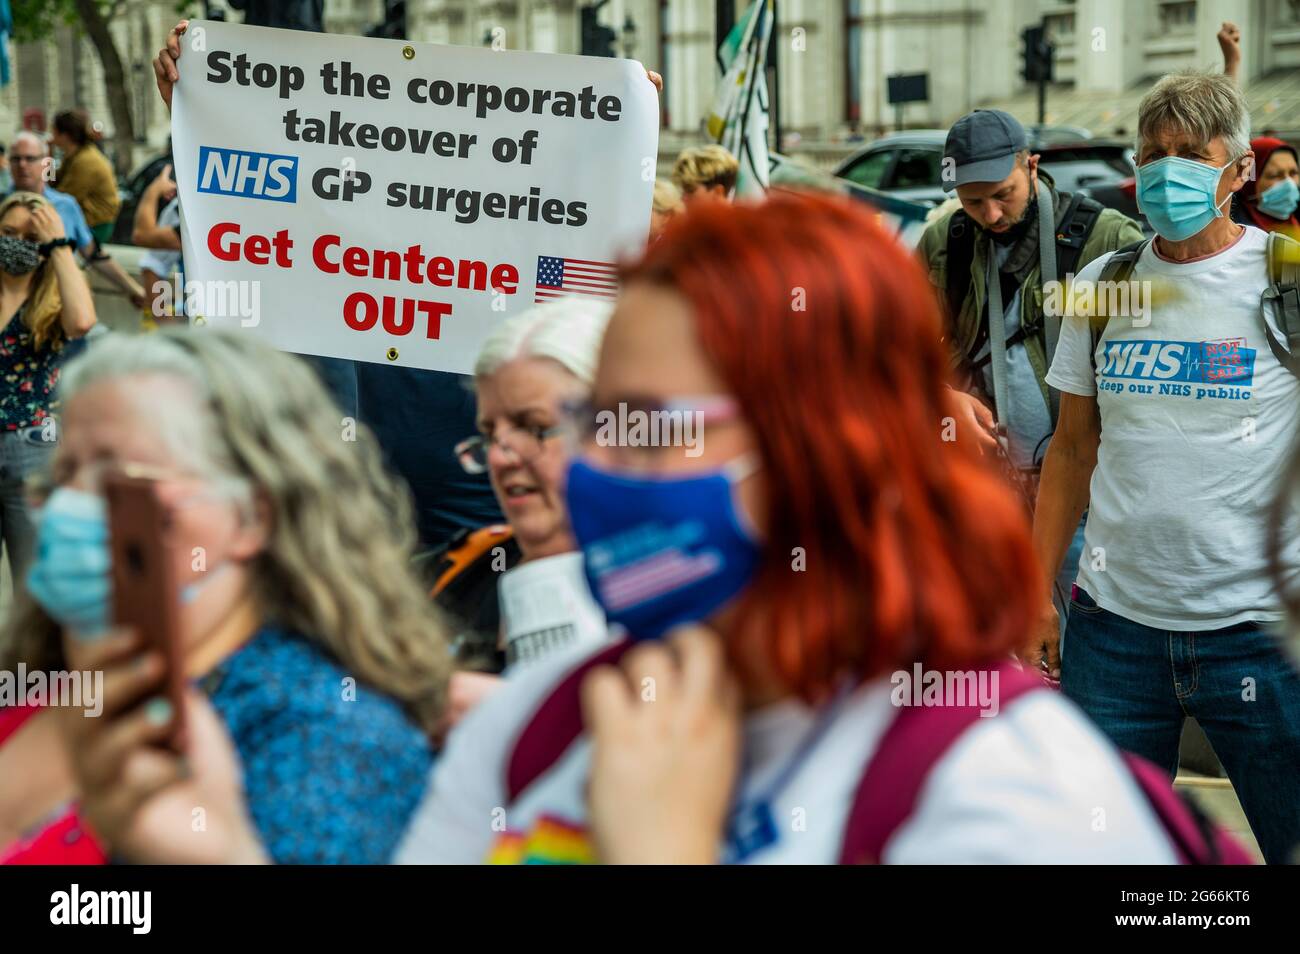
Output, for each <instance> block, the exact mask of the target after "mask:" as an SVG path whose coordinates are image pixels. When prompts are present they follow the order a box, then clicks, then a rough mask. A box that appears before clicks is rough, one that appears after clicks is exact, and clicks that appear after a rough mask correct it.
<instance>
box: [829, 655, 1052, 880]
mask: <svg viewBox="0 0 1300 954" xmlns="http://www.w3.org/2000/svg"><path fill="white" fill-rule="evenodd" d="M990 671H991V672H995V673H997V675H998V703H999V707H1000V709H999V711H1005V709H1006V707H1007V706H1008V705H1010V704H1011V702H1013V701H1014V700H1015V699H1017V698H1019V697H1020V696H1022V695H1024V694H1025V693H1028V692H1032V691H1034V690H1038V689H1042V690H1046V689H1047V685H1046V683H1044V682H1043V681H1042V680H1041V679H1040V678H1038V677H1037V676H1035V675H1033V674H1032V673H1028V672H1024V671H1022V670H1020V669H1018V668H1016V666H1015V665H1014V664H1012V663H1010V662H1007V663H1003V664H1001V665H999V666H995V667H992V668H991V669H990ZM980 711H981V710H980V708H979V706H976V705H966V706H906V707H904V708H903V709H902V711H901V712H899V713H898V715H897V716H895V717H894V721H893V722H892V723H890V725H889V728H887V729H886V730H885V734H884V736H883V737H882V738H881V740H880V745H879V746H877V748H876V752H875V754H874V755H873V756H872V757H871V758H870V760H869V761H868V762H867V765H866V767H865V769H864V771H863V773H862V778H861V780H860V781H859V782H858V788H857V792H856V793H855V794H854V796H853V804H852V806H851V807H850V808H849V817H848V821H847V822H846V823H845V826H844V838H843V840H842V841H841V844H840V860H839V863H840V864H842V865H845V864H863V863H865V864H879V863H880V860H881V858H882V857H883V856H884V850H885V845H886V844H887V843H888V842H889V839H890V838H891V837H893V834H894V832H896V831H897V830H898V829H899V827H900V826H901V825H902V824H903V823H904V822H905V821H907V819H908V818H909V817H910V816H911V814H912V812H913V810H914V809H915V808H916V803H917V800H918V798H919V796H920V794H921V789H922V788H923V787H924V785H925V782H926V779H927V778H929V775H930V770H931V769H932V768H934V766H935V765H936V764H937V763H938V761H939V760H940V759H941V758H942V757H943V755H944V753H946V752H947V751H948V749H950V748H951V747H952V745H953V743H954V742H956V741H957V739H958V738H959V737H960V736H961V735H962V733H964V732H965V731H966V730H967V729H969V728H970V727H971V726H972V725H974V724H975V723H977V722H980V721H983V720H982V718H981V716H980ZM991 718H995V719H996V718H997V716H992V717H991Z"/></svg>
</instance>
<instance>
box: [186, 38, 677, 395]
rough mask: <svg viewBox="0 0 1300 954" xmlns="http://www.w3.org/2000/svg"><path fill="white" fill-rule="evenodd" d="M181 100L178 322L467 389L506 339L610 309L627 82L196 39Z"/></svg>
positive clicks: (632, 202) (628, 169) (594, 64)
mask: <svg viewBox="0 0 1300 954" xmlns="http://www.w3.org/2000/svg"><path fill="white" fill-rule="evenodd" d="M181 43H182V53H181V57H180V60H179V63H178V69H179V72H180V81H179V83H177V85H176V87H175V91H174V95H173V103H172V106H173V114H172V137H173V151H174V156H175V167H176V168H175V176H176V181H177V185H178V188H179V191H180V196H181V210H182V230H181V231H182V245H183V248H184V253H185V286H184V289H183V291H184V294H185V296H186V303H187V306H188V307H187V309H186V310H187V312H188V313H189V314H190V315H191V319H192V320H193V321H195V323H196V324H206V325H208V326H213V327H243V328H246V329H249V330H250V331H252V332H253V333H256V334H259V335H261V336H263V337H265V338H266V339H267V340H268V341H269V342H270V343H271V344H273V345H275V346H276V347H278V348H281V349H283V350H285V351H295V352H300V353H304V354H315V355H324V356H327V357H335V358H353V359H356V360H358V361H372V362H379V363H386V364H396V365H403V366H406V367H416V368H428V369H434V370H440V371H455V372H461V373H465V372H468V371H470V370H471V368H472V366H473V363H474V359H475V357H476V356H477V354H478V350H479V348H480V346H481V344H482V342H483V341H484V339H485V338H486V337H487V335H488V334H489V332H490V331H491V330H492V328H493V327H495V326H496V325H497V324H498V323H499V322H500V321H501V320H502V319H504V318H506V317H508V316H509V315H512V314H517V313H518V312H520V311H522V310H524V309H527V308H530V307H532V306H533V305H534V304H535V303H537V302H541V301H546V300H549V299H551V298H555V297H560V296H564V295H590V296H596V297H603V298H610V297H612V296H613V294H614V291H615V281H614V274H613V264H614V263H615V262H617V261H618V259H619V258H620V257H622V256H624V255H628V254H634V253H635V252H636V251H637V250H638V249H639V248H640V246H641V245H642V244H643V242H644V240H645V235H646V232H647V230H648V228H649V222H650V203H651V194H652V189H653V186H654V173H655V157H656V151H657V148H658V101H657V98H656V94H655V90H654V87H653V86H652V85H651V83H650V82H649V80H648V79H647V78H646V75H645V69H644V68H643V67H642V66H641V65H640V64H638V63H636V62H634V61H630V60H618V59H606V58H601V57H580V56H563V55H556V54H545V53H524V52H514V51H504V50H503V51H495V50H489V49H476V48H472V47H455V46H437V45H434V44H428V43H407V42H404V41H400V40H380V39H365V38H358V37H349V36H334V35H329V34H315V33H300V32H294V31H287V30H271V29H265V28H258V27H245V26H238V25H234V24H227V23H214V22H207V21H201V20H196V21H192V22H191V24H190V27H189V30H188V31H187V32H186V33H185V35H184V36H182V38H181Z"/></svg>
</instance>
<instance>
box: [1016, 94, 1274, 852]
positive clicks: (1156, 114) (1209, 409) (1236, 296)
mask: <svg viewBox="0 0 1300 954" xmlns="http://www.w3.org/2000/svg"><path fill="white" fill-rule="evenodd" d="M1249 129H1250V116H1249V112H1248V110H1247V106H1246V100H1245V97H1244V96H1243V95H1242V93H1241V90H1240V88H1239V87H1237V86H1236V84H1234V83H1233V82H1232V81H1231V80H1229V79H1228V78H1227V77H1225V76H1223V75H1222V74H1208V73H1197V72H1186V73H1175V74H1171V75H1169V76H1166V77H1164V78H1163V79H1161V80H1160V81H1159V82H1157V83H1156V85H1155V86H1154V87H1153V88H1152V89H1151V91H1150V92H1149V93H1147V95H1146V97H1145V98H1143V100H1142V103H1141V106H1140V107H1139V112H1138V153H1137V198H1138V202H1139V204H1140V205H1141V208H1142V212H1143V213H1144V214H1145V215H1146V217H1147V219H1148V221H1150V223H1151V225H1152V227H1153V228H1154V229H1155V230H1156V233H1157V236H1156V238H1154V239H1152V240H1150V241H1144V242H1141V243H1138V244H1136V245H1133V246H1130V247H1128V248H1126V249H1121V250H1120V251H1118V252H1115V253H1113V254H1109V255H1104V256H1102V257H1100V258H1099V259H1097V260H1096V261H1095V262H1092V263H1091V264H1090V265H1089V266H1088V267H1087V268H1085V269H1084V270H1083V271H1082V272H1081V273H1080V275H1079V279H1078V285H1079V286H1080V294H1084V293H1086V292H1087V291H1088V290H1090V289H1091V288H1093V287H1095V288H1096V290H1097V291H1096V296H1095V297H1096V302H1097V303H1098V306H1099V307H1098V308H1097V311H1098V315H1097V317H1096V320H1093V321H1089V320H1085V319H1072V320H1069V321H1067V322H1065V324H1064V325H1063V327H1062V329H1061V340H1060V344H1059V345H1058V347H1057V351H1056V359H1055V361H1054V362H1053V364H1052V370H1051V371H1050V372H1049V374H1048V383H1049V384H1051V385H1052V386H1053V387H1055V388H1059V389H1060V391H1061V415H1060V423H1059V425H1058V427H1057V431H1056V435H1055V436H1054V437H1053V438H1052V444H1051V448H1050V449H1049V450H1048V454H1047V461H1046V463H1045V464H1044V467H1043V482H1042V487H1041V488H1040V491H1039V501H1038V509H1037V511H1036V513H1035V520H1034V537H1035V541H1034V542H1035V546H1036V549H1037V552H1038V557H1039V561H1040V570H1041V571H1042V572H1044V573H1045V574H1047V575H1048V576H1051V575H1053V574H1055V573H1056V571H1057V570H1058V568H1059V567H1060V566H1061V560H1062V557H1063V555H1064V554H1065V551H1066V547H1067V546H1068V545H1069V541H1070V537H1071V536H1072V534H1073V531H1074V527H1075V526H1076V525H1077V524H1078V521H1079V516H1080V514H1082V513H1083V510H1084V507H1085V506H1086V507H1087V508H1088V519H1087V528H1086V543H1085V546H1084V551H1083V555H1082V556H1081V558H1080V559H1079V561H1078V563H1077V565H1076V566H1075V567H1073V568H1072V569H1076V570H1077V578H1076V579H1077V582H1076V585H1075V587H1074V596H1073V600H1072V602H1071V606H1070V615H1069V620H1068V622H1067V624H1066V630H1065V645H1064V651H1063V657H1062V660H1061V687H1062V688H1063V689H1064V690H1065V692H1066V693H1067V694H1068V695H1069V696H1070V697H1071V698H1072V699H1073V700H1074V701H1075V702H1077V703H1078V704H1079V705H1080V706H1081V707H1082V708H1083V710H1084V711H1085V712H1087V713H1088V715H1089V716H1091V717H1092V719H1093V720H1094V721H1095V722H1096V723H1097V725H1098V726H1100V727H1101V729H1102V730H1103V731H1104V732H1105V733H1106V734H1107V735H1109V736H1110V737H1111V739H1112V740H1113V741H1114V742H1115V744H1116V745H1119V746H1120V747H1122V748H1124V749H1126V750H1128V751H1130V752H1134V753H1137V754H1138V755H1142V756H1144V757H1145V758H1147V759H1149V760H1150V761H1152V762H1154V763H1155V764H1156V765H1158V766H1160V767H1161V768H1163V769H1165V770H1166V771H1169V772H1173V771H1175V770H1176V769H1177V766H1178V746H1179V739H1180V737H1181V734H1182V728H1183V722H1184V721H1185V720H1186V719H1187V717H1188V716H1192V717H1194V718H1195V719H1196V721H1197V722H1198V723H1200V725H1201V727H1202V728H1203V729H1204V730H1205V734H1206V736H1207V737H1208V738H1209V740H1210V744H1211V745H1212V746H1213V747H1214V752H1215V754H1216V755H1217V756H1218V757H1219V760H1220V761H1221V762H1222V763H1223V767H1224V768H1225V769H1226V770H1227V773H1228V777H1229V778H1230V779H1231V780H1232V786H1233V789H1234V790H1235V792H1236V793H1237V795H1238V797H1239V798H1240V799H1241V807H1242V809H1243V810H1244V811H1245V814H1246V818H1247V820H1248V821H1249V822H1250V827H1251V830H1252V831H1253V832H1254V834H1255V838H1256V839H1257V840H1258V842H1259V845H1260V848H1261V849H1262V851H1263V853H1264V857H1265V859H1267V860H1268V861H1270V862H1279V861H1282V860H1284V859H1285V858H1286V857H1287V854H1288V852H1289V851H1290V848H1291V846H1292V845H1294V844H1296V842H1298V841H1300V770H1298V767H1300V675H1297V673H1296V670H1295V668H1294V667H1293V666H1292V665H1291V664H1290V662H1289V661H1288V660H1287V659H1286V657H1285V656H1284V654H1283V653H1282V651H1281V647H1280V646H1279V644H1278V641H1277V637H1276V633H1275V630H1276V629H1277V628H1278V626H1279V624H1280V623H1281V622H1282V619H1283V610H1282V605H1281V602H1280V600H1279V597H1278V594H1277V591H1276V589H1275V588H1274V586H1273V583H1272V581H1271V579H1270V577H1269V572H1268V563H1267V557H1266V546H1265V541H1266V539H1267V530H1268V526H1269V522H1270V513H1269V507H1270V504H1271V502H1272V500H1273V498H1274V496H1275V491H1276V487H1277V481H1278V478H1279V475H1280V474H1281V473H1282V470H1283V468H1284V464H1285V461H1286V454H1287V451H1288V449H1289V447H1290V445H1291V442H1292V440H1293V435H1295V433H1296V430H1297V425H1300V380H1297V373H1296V370H1295V369H1296V367H1297V366H1298V365H1297V360H1298V358H1300V355H1297V354H1295V353H1292V354H1289V355H1288V354H1287V353H1286V349H1287V348H1288V347H1291V348H1295V347H1296V345H1295V341H1296V340H1300V339H1297V338H1295V337H1292V338H1291V340H1290V342H1288V340H1287V338H1286V337H1285V336H1280V335H1279V332H1278V331H1277V330H1276V328H1277V327H1279V324H1278V323H1279V322H1281V324H1282V325H1284V324H1285V322H1286V311H1285V310H1284V309H1280V308H1276V307H1274V306H1275V305H1281V304H1283V302H1284V299H1281V300H1272V301H1271V300H1269V296H1270V295H1273V293H1274V292H1275V291H1276V288H1275V287H1274V288H1273V289H1272V290H1271V289H1270V286H1275V285H1276V282H1277V281H1278V280H1279V277H1280V278H1281V279H1282V280H1283V281H1287V280H1289V281H1290V282H1294V281H1295V280H1296V276H1297V275H1300V245H1297V244H1296V243H1295V242H1293V241H1292V240H1290V239H1288V238H1287V237H1286V236H1285V235H1282V234H1278V233H1265V232H1263V231H1260V230H1259V229H1255V228H1249V227H1243V226H1241V225H1238V224H1236V223H1234V222H1233V221H1232V220H1231V219H1230V218H1228V217H1227V216H1226V215H1225V214H1224V210H1225V208H1226V206H1227V203H1228V202H1229V200H1230V199H1231V198H1232V194H1233V193H1234V192H1236V191H1237V190H1239V189H1241V188H1242V187H1243V186H1244V185H1245V184H1246V183H1247V181H1248V178H1249V174H1250V170H1251V158H1252V156H1251V149H1250V143H1249V141H1248V135H1249ZM1275 268H1276V269H1277V270H1278V277H1274V270H1275ZM1288 271H1289V274H1290V278H1289V279H1287V278H1286V276H1287V274H1288ZM1094 283H1095V286H1094ZM1121 289H1122V290H1123V291H1124V292H1125V294H1123V295H1122V296H1121V295H1119V294H1113V292H1116V291H1117V290H1121ZM1274 297H1275V298H1276V296H1274ZM1103 299H1104V300H1106V301H1108V302H1116V303H1117V304H1118V307H1115V308H1113V309H1110V306H1107V308H1108V309H1109V310H1111V313H1110V314H1109V315H1107V314H1104V313H1103V311H1104V310H1103V309H1102V308H1101V307H1100V303H1101V302H1102V301H1103ZM1080 301H1081V302H1082V299H1080ZM1125 302H1127V303H1128V305H1127V307H1124V304H1123V303H1125ZM1289 307H1291V308H1294V309H1295V310H1294V311H1293V313H1292V314H1291V319H1292V322H1293V325H1294V326H1295V329H1296V331H1298V332H1300V307H1297V306H1296V303H1295V301H1294V290H1292V292H1291V304H1290V306H1289ZM1282 565H1283V567H1284V568H1285V573H1286V575H1287V577H1288V578H1289V579H1294V578H1295V577H1296V576H1297V575H1300V535H1296V536H1293V537H1291V538H1290V539H1289V540H1288V546H1287V548H1286V550H1285V553H1284V554H1283V557H1282ZM1044 595H1046V593H1044ZM1044 605H1045V606H1046V605H1047V602H1046V601H1045V603H1044ZM1048 612H1049V613H1050V609H1049V610H1048ZM1045 629H1046V632H1045V633H1044V640H1045V641H1046V642H1049V643H1050V642H1051V641H1053V640H1054V639H1055V638H1056V628H1055V626H1054V625H1049V626H1048V627H1046V628H1045Z"/></svg>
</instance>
